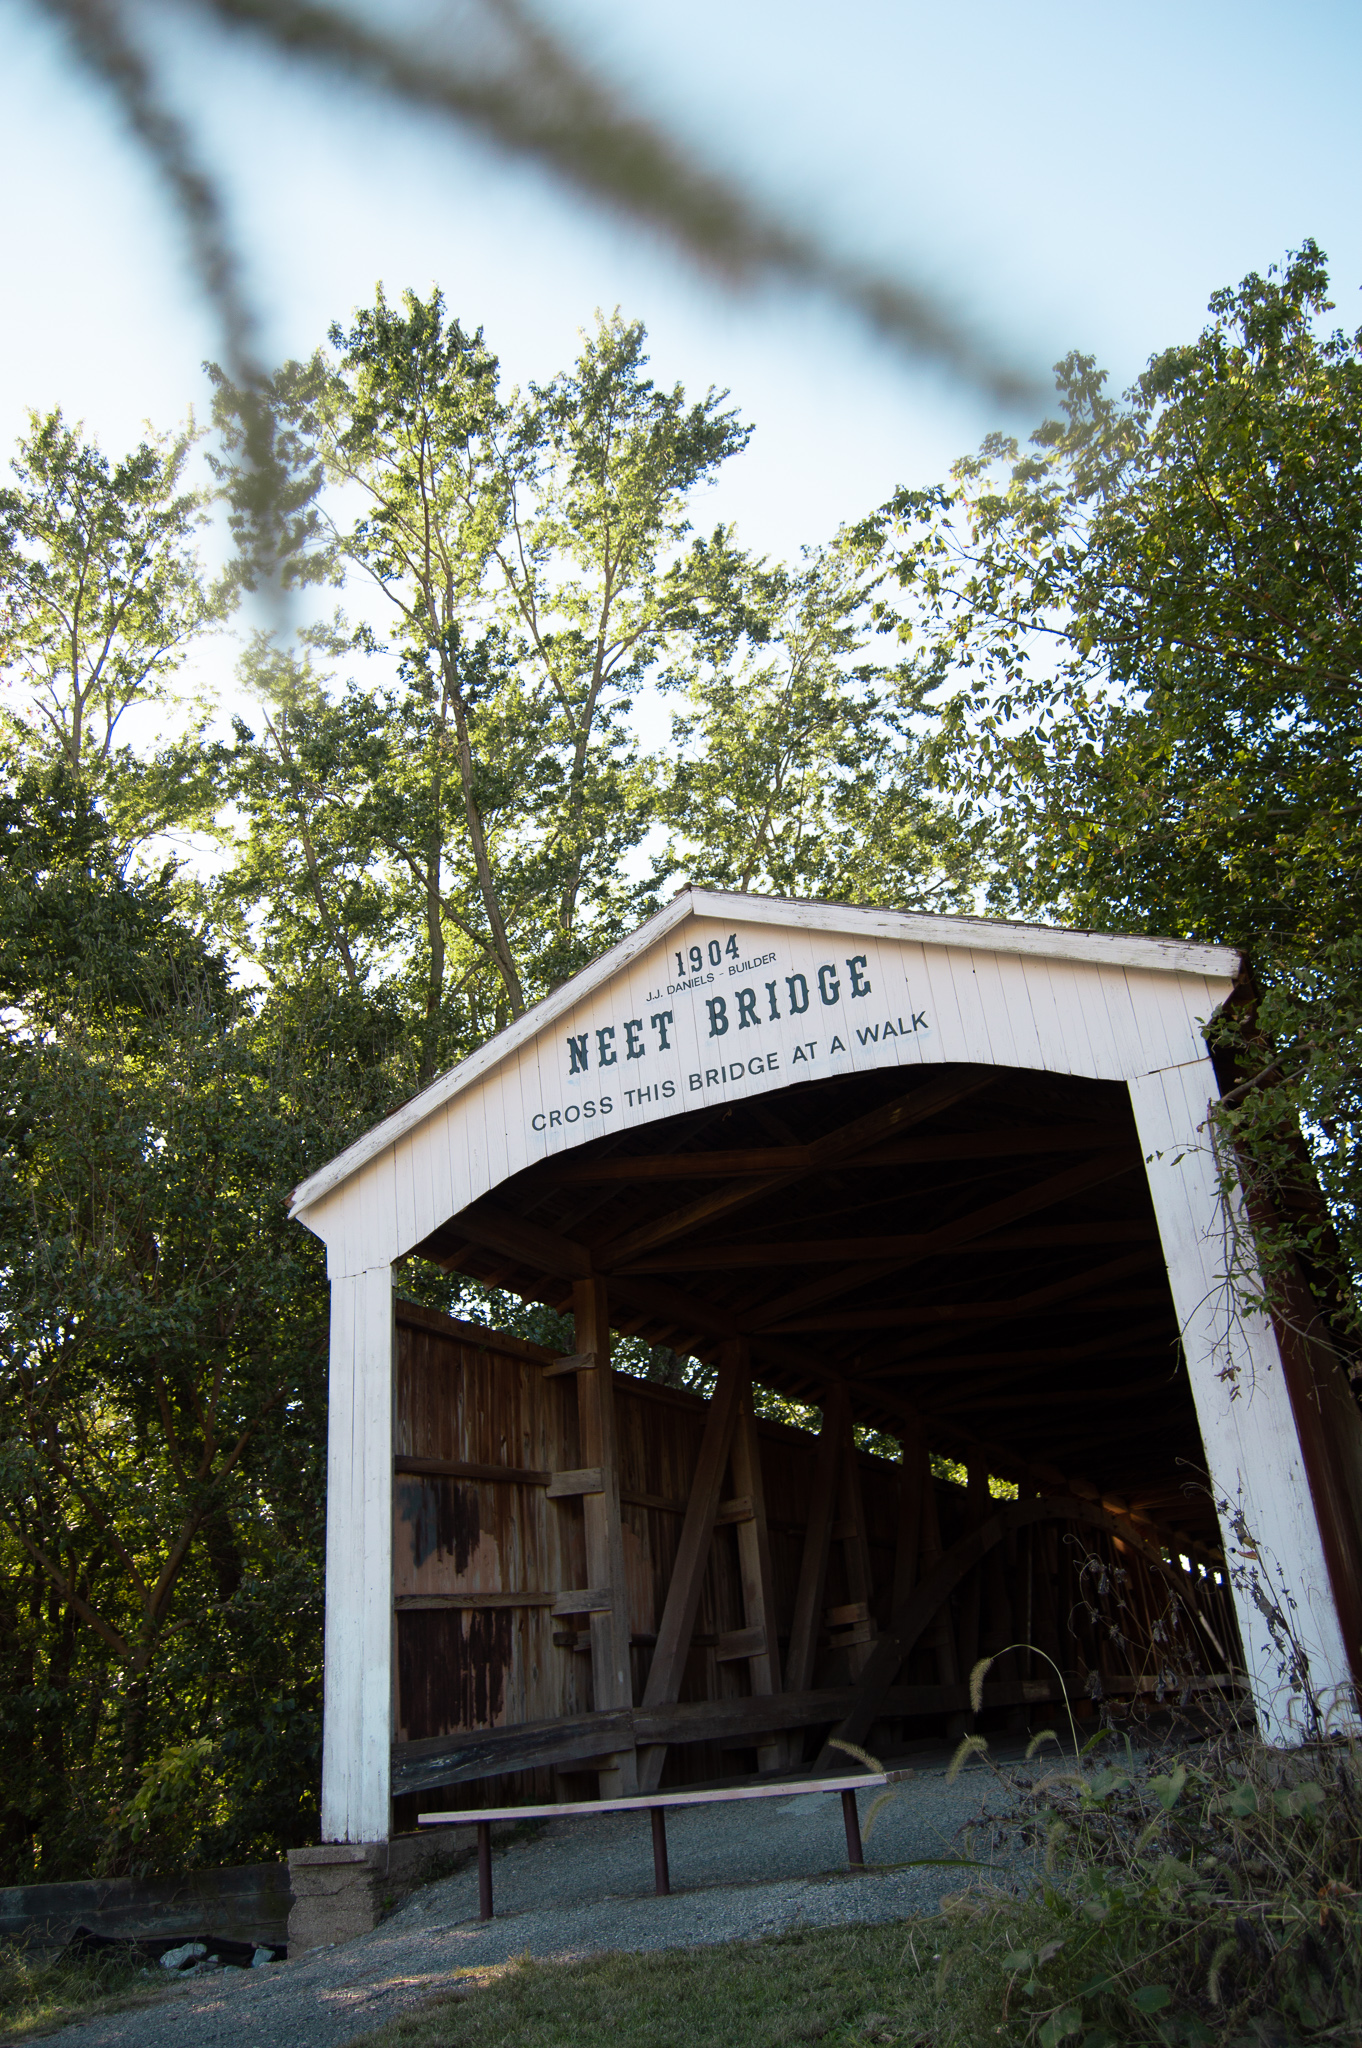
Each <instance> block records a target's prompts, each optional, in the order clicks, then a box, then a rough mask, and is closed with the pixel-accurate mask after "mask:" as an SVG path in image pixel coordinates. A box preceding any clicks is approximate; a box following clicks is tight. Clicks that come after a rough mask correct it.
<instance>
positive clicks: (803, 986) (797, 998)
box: [785, 974, 809, 1017]
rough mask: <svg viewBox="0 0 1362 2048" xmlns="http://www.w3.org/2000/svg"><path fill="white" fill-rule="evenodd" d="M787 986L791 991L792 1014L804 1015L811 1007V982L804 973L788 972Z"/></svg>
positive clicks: (794, 1015)
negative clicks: (805, 977)
mask: <svg viewBox="0 0 1362 2048" xmlns="http://www.w3.org/2000/svg"><path fill="white" fill-rule="evenodd" d="M785 986H786V988H787V989H788V990H789V991H790V1015H791V1016H792V1017H802V1016H803V1014H804V1012H805V1011H806V1010H807V1009H808V1007H809V984H808V983H807V981H805V979H804V977H803V975H802V974H787V975H786V977H785Z"/></svg>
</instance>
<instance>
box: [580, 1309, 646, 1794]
mask: <svg viewBox="0 0 1362 2048" xmlns="http://www.w3.org/2000/svg"><path fill="white" fill-rule="evenodd" d="M572 1312H573V1321H574V1325H575V1335H576V1340H577V1349H578V1351H579V1352H587V1353H594V1354H595V1356H596V1358H597V1361H598V1364H597V1369H596V1370H595V1371H590V1372H579V1373H578V1375H577V1412H578V1423H579V1428H580V1433H581V1447H582V1453H583V1455H584V1457H585V1458H586V1460H587V1466H588V1467H589V1468H594V1475H593V1476H598V1477H599V1479H600V1481H601V1484H600V1488H599V1490H593V1491H592V1492H590V1493H586V1494H583V1496H582V1519H583V1524H584V1527H585V1532H586V1569H587V1577H588V1579H589V1580H590V1582H591V1584H592V1585H593V1586H598V1587H601V1588H603V1589H604V1591H605V1592H606V1594H607V1595H608V1599H609V1604H608V1605H607V1606H604V1607H602V1608H599V1609H594V1610H593V1611H592V1613H591V1688H592V1692H593V1694H594V1697H595V1703H596V1706H597V1707H598V1708H599V1709H601V1710H603V1711H604V1710H608V1709H610V1708H612V1707H632V1705H633V1703H634V1690H633V1679H632V1673H631V1665H630V1654H629V1649H630V1627H629V1586H628V1580H627V1578H626V1576H625V1570H624V1530H623V1523H622V1521H621V1518H620V1469H619V1431H618V1426H617V1421H616V1415H615V1374H614V1370H613V1368H612V1367H611V1364H610V1310H609V1303H608V1301H607V1299H606V1292H605V1285H604V1283H603V1282H602V1281H600V1280H578V1281H577V1282H576V1284H575V1285H574V1287H573V1290H572ZM600 1786H601V1795H602V1797H603V1798H606V1799H614V1798H618V1797H620V1796H621V1795H622V1794H626V1793H631V1792H636V1791H637V1790H638V1774H637V1768H636V1762H635V1755H634V1751H633V1748H632V1747H630V1748H629V1749H627V1750H624V1749H622V1750H620V1751H618V1752H616V1753H615V1754H614V1755H613V1756H612V1757H611V1758H610V1760H609V1762H608V1763H607V1765H606V1766H605V1768H604V1769H603V1770H602V1771H601V1774H600Z"/></svg>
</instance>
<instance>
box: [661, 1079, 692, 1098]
mask: <svg viewBox="0 0 1362 2048" xmlns="http://www.w3.org/2000/svg"><path fill="white" fill-rule="evenodd" d="M695 1078H696V1076H695V1075H694V1074H692V1075H691V1079H692V1081H693V1080H695ZM662 1093H663V1094H664V1095H665V1096H666V1098H667V1100H668V1102H670V1101H671V1099H672V1097H673V1095H675V1093H676V1083H675V1081H664V1082H663V1083H662Z"/></svg>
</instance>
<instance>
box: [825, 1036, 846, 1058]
mask: <svg viewBox="0 0 1362 2048" xmlns="http://www.w3.org/2000/svg"><path fill="white" fill-rule="evenodd" d="M845 1051H846V1047H845V1046H844V1045H843V1043H842V1041H841V1039H840V1038H834V1039H833V1041H832V1044H831V1045H830V1046H829V1047H828V1052H829V1053H830V1054H831V1053H834V1052H845Z"/></svg>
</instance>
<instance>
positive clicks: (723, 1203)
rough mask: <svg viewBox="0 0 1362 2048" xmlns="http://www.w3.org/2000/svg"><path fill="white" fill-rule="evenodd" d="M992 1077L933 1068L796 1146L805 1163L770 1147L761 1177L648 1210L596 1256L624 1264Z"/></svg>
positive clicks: (973, 1091)
mask: <svg viewBox="0 0 1362 2048" xmlns="http://www.w3.org/2000/svg"><path fill="white" fill-rule="evenodd" d="M993 1079H994V1075H993V1073H992V1071H991V1070H989V1069H983V1070H978V1069H975V1068H968V1067H967V1068H956V1069H952V1071H951V1072H950V1073H948V1074H939V1075H937V1076H936V1077H935V1078H934V1079H932V1080H930V1081H928V1082H926V1083H925V1084H924V1085H922V1086H919V1087H917V1088H914V1089H912V1090H911V1091H910V1092H909V1093H908V1094H907V1095H901V1096H898V1097H896V1098H895V1100H894V1101H892V1102H886V1103H882V1104H881V1105H880V1107H879V1108H878V1109H874V1110H871V1111H870V1112H869V1114H868V1115H866V1116H859V1117H856V1118H855V1119H854V1120H853V1121H852V1122H851V1123H849V1124H846V1125H844V1126H843V1127H842V1128H841V1129H840V1130H836V1131H831V1132H829V1133H828V1134H827V1136H825V1137H822V1138H818V1139H816V1140H815V1142H814V1143H813V1144H812V1145H808V1146H805V1147H801V1148H798V1149H799V1150H800V1152H801V1154H802V1155H804V1157H805V1163H804V1164H801V1165H792V1164H791V1160H790V1153H789V1151H787V1150H786V1149H785V1148H783V1147H774V1148H772V1150H771V1151H770V1152H769V1153H768V1155H767V1157H768V1159H769V1160H770V1162H771V1164H770V1166H769V1168H768V1170H767V1172H766V1174H765V1175H764V1177H763V1178H760V1179H755V1180H749V1179H739V1180H738V1181H737V1182H735V1183H734V1184H733V1185H731V1186H729V1187H727V1188H722V1189H718V1190H716V1191H714V1192H712V1193H710V1194H708V1195H704V1196H702V1197H701V1198H700V1199H699V1200H698V1201H695V1202H687V1203H685V1204H684V1205H683V1206H682V1207H681V1208H679V1209H673V1210H670V1211H668V1213H667V1214H666V1215H663V1216H654V1217H652V1218H651V1219H650V1220H649V1221H648V1222H646V1223H641V1224H639V1225H638V1226H637V1228H635V1229H634V1230H630V1231H627V1232H626V1233H625V1234H624V1236H622V1237H619V1238H616V1239H615V1240H614V1242H613V1243H609V1244H606V1245H604V1246H602V1247H601V1248H600V1249H599V1250H598V1252H597V1258H598V1260H599V1262H600V1264H601V1266H602V1267H603V1268H606V1269H609V1268H610V1267H612V1266H618V1265H624V1264H627V1263H628V1261H629V1259H630V1258H632V1257H634V1256H636V1255H637V1254H638V1253H640V1252H644V1251H649V1250H651V1249H652V1247H653V1246H654V1245H659V1244H665V1243H667V1241H668V1240H669V1239H670V1238H674V1237H681V1236H683V1235H684V1234H685V1232H686V1231H688V1230H691V1229H694V1227H695V1226H696V1225H697V1224H699V1223H705V1222H709V1221H711V1220H712V1219H713V1218H715V1217H717V1216H719V1215H722V1214H726V1213H728V1212H729V1211H731V1210H733V1209H735V1208H738V1207H740V1206H741V1205H742V1204H744V1203H747V1202H751V1201H755V1200H756V1199H757V1198H758V1197H759V1196H761V1195H766V1194H774V1193H776V1192H778V1191H779V1189H780V1188H782V1187H785V1186H788V1184H789V1183H790V1182H791V1181H794V1180H798V1179H801V1178H802V1177H803V1176H804V1175H805V1174H807V1173H816V1172H820V1171H822V1170H824V1169H825V1168H827V1167H829V1166H831V1165H834V1164H836V1163H837V1162H838V1161H841V1160H847V1159H850V1158H852V1157H853V1156H854V1155H855V1154H856V1153H858V1152H861V1151H864V1150H865V1149H866V1148H867V1147H868V1146H869V1145H871V1144H873V1143H875V1142H876V1141H877V1140H879V1139H882V1138H885V1137H887V1136H889V1135H891V1134H892V1133H893V1132H894V1131H896V1130H903V1129H907V1128H908V1127H909V1126H910V1125H912V1124H914V1123H921V1122H925V1121H926V1120H927V1118H929V1117H933V1116H938V1115H940V1113H941V1112H942V1111H943V1110H946V1109H950V1108H952V1107H953V1106H954V1105H955V1104H956V1103H957V1102H963V1101H965V1100H966V1099H967V1098H968V1097H969V1096H971V1095H977V1094H979V1093H980V1091H981V1090H982V1089H984V1088H986V1087H988V1086H989V1084H990V1083H991V1082H992V1080H993Z"/></svg>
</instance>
